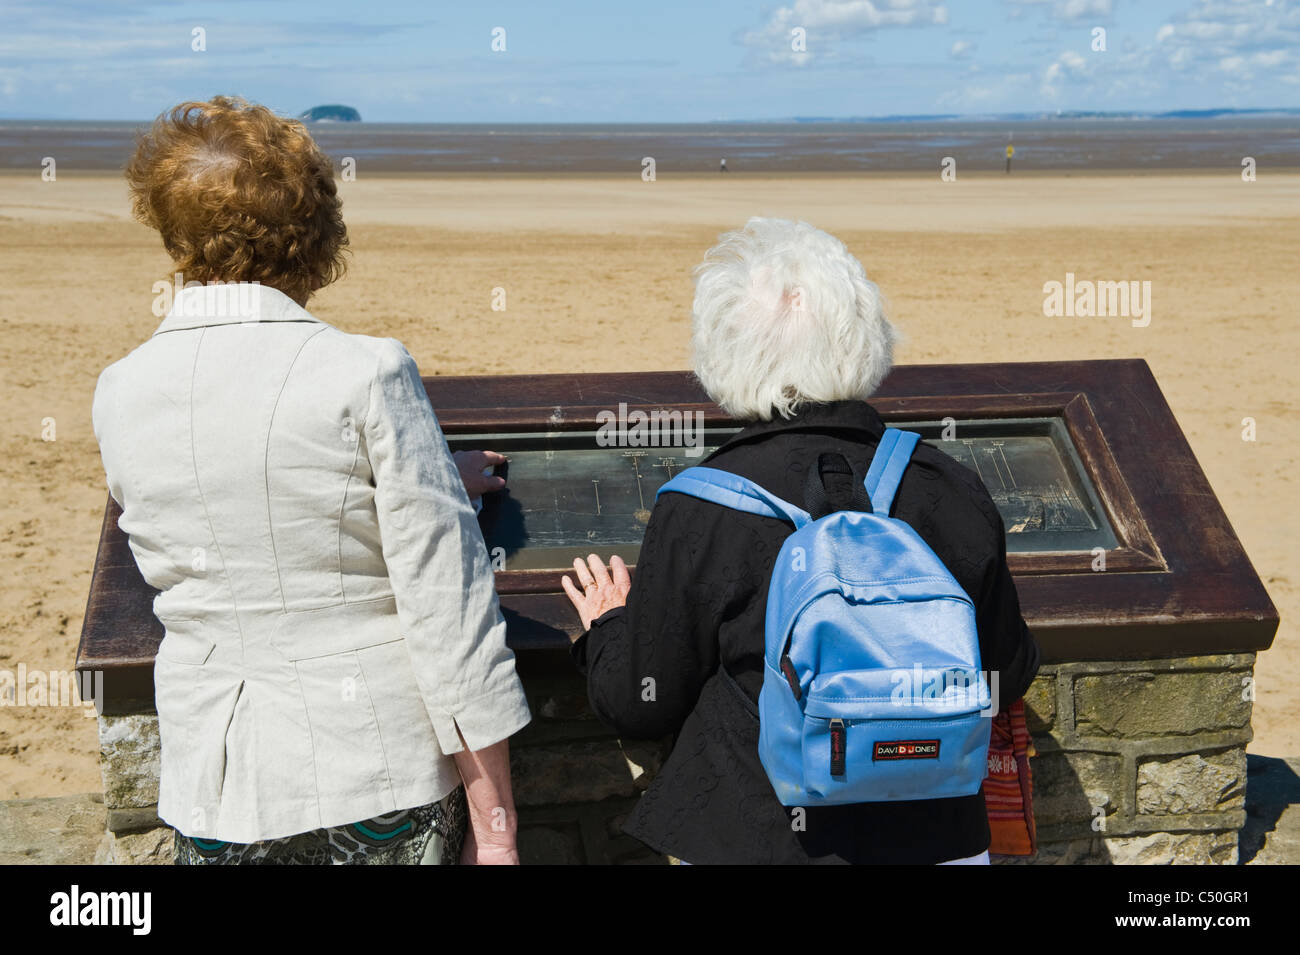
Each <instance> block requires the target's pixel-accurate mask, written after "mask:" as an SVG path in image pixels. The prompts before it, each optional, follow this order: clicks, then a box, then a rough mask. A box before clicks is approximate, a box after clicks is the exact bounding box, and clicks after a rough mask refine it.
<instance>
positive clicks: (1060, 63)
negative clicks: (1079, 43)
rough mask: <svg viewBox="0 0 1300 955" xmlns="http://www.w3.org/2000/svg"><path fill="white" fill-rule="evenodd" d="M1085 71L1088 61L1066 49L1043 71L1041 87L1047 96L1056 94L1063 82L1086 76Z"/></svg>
mask: <svg viewBox="0 0 1300 955" xmlns="http://www.w3.org/2000/svg"><path fill="white" fill-rule="evenodd" d="M1087 73H1088V61H1087V60H1085V59H1084V58H1083V57H1082V56H1080V55H1079V54H1078V53H1075V52H1074V51H1073V50H1066V51H1065V52H1064V53H1062V54H1061V55H1060V56H1058V57H1057V58H1056V60H1055V61H1054V62H1053V63H1052V65H1051V66H1049V67H1048V68H1047V69H1046V70H1045V71H1044V73H1043V82H1042V87H1041V89H1042V91H1043V93H1044V94H1045V95H1047V96H1056V95H1057V94H1059V93H1060V91H1061V84H1062V83H1063V82H1065V81H1067V80H1073V79H1079V78H1083V77H1086V76H1087Z"/></svg>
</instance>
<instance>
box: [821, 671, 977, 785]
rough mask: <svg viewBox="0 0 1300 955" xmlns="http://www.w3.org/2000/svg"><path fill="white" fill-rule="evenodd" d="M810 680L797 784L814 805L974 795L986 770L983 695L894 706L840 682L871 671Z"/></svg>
mask: <svg viewBox="0 0 1300 955" xmlns="http://www.w3.org/2000/svg"><path fill="white" fill-rule="evenodd" d="M856 676H857V677H858V679H853V676H852V675H848V674H834V675H831V677H832V678H831V679H829V680H826V681H824V682H823V681H816V683H815V685H814V688H813V689H812V690H811V691H810V692H809V694H808V698H807V703H806V705H805V707H804V715H803V736H802V740H801V749H802V758H803V785H804V789H806V790H807V791H808V792H809V793H810V794H812V795H813V796H815V797H817V799H818V801H819V802H822V803H832V804H833V803H856V802H877V801H895V800H907V799H946V798H950V797H955V796H969V795H973V794H974V793H976V792H978V791H979V789H980V784H981V783H982V781H983V779H984V776H985V774H986V772H987V762H988V746H989V736H990V733H991V730H992V724H993V721H992V719H991V717H992V715H993V713H992V710H991V708H989V707H987V706H982V705H980V704H982V703H985V702H986V700H987V693H986V692H984V691H983V690H977V691H976V692H972V693H970V694H969V695H968V696H966V695H961V696H953V695H949V696H946V697H940V698H938V699H936V700H932V701H920V702H913V703H901V704H900V703H898V702H896V701H893V700H890V699H888V698H881V696H880V695H879V694H878V693H876V694H873V693H870V692H863V693H861V694H860V695H857V696H846V695H845V693H844V690H845V687H846V684H847V685H853V684H857V685H858V686H860V687H861V686H862V685H863V684H865V685H866V686H867V687H871V686H873V685H875V684H878V679H877V678H876V674H858V675H856Z"/></svg>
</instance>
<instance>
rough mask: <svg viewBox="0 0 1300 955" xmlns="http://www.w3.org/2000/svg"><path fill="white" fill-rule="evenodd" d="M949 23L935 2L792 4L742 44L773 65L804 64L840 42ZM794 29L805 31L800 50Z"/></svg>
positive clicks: (816, 0) (821, 0) (815, 0)
mask: <svg viewBox="0 0 1300 955" xmlns="http://www.w3.org/2000/svg"><path fill="white" fill-rule="evenodd" d="M947 22H948V8H947V7H945V6H944V5H943V4H942V3H935V2H933V0H874V2H873V0H795V2H794V3H793V4H792V5H790V6H784V7H778V8H777V9H776V10H775V11H774V12H773V13H772V15H771V16H770V17H769V18H768V20H767V22H766V23H765V24H764V25H763V26H761V27H759V28H758V29H757V30H752V31H750V32H749V33H746V34H745V35H744V37H743V42H744V44H745V45H746V46H750V47H753V48H755V49H756V50H757V51H759V52H760V53H761V54H762V55H763V56H764V58H765V59H767V60H769V61H771V62H774V63H794V64H797V65H804V64H806V63H808V62H809V61H811V60H813V59H826V58H830V57H833V56H834V52H835V49H836V47H837V46H838V44H839V43H840V42H841V41H843V40H852V39H856V38H860V37H864V36H867V35H869V34H871V33H874V32H875V31H877V30H884V29H889V28H894V27H924V26H932V25H938V26H942V25H943V24H945V23H947ZM796 30H802V31H803V36H804V38H805V40H806V47H805V48H804V49H803V50H800V49H798V48H797V44H796V43H795V42H794V40H795V31H796Z"/></svg>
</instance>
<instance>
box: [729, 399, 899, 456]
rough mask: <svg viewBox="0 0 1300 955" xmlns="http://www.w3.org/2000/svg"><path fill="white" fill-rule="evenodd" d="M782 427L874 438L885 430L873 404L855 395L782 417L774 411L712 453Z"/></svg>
mask: <svg viewBox="0 0 1300 955" xmlns="http://www.w3.org/2000/svg"><path fill="white" fill-rule="evenodd" d="M783 431H822V432H825V431H856V432H859V433H861V434H867V435H870V436H871V437H872V439H873V440H874V441H877V442H878V441H879V440H880V439H881V437H882V436H883V435H884V433H885V422H884V419H882V418H881V417H880V413H879V412H878V411H876V409H875V408H873V407H871V405H869V404H867V403H866V402H865V401H859V400H857V399H849V400H844V401H830V402H827V403H825V404H815V405H804V406H803V407H802V408H800V409H799V411H798V412H797V413H795V414H794V415H793V416H792V417H790V418H782V417H781V416H780V415H778V414H774V415H773V416H772V420H771V421H755V422H753V423H751V424H749V425H747V426H746V427H744V428H742V429H741V430H740V431H738V432H736V434H734V435H732V436H731V437H730V438H729V439H728V440H727V441H725V442H724V443H723V444H722V445H721V446H720V447H719V448H718V449H717V450H716V451H714V452H713V454H718V453H719V452H721V451H722V450H723V449H724V448H730V447H734V446H735V445H737V444H744V443H745V442H748V441H753V440H756V439H759V438H762V437H765V436H766V435H769V434H776V433H778V432H783ZM709 457H713V455H712V454H711V455H709Z"/></svg>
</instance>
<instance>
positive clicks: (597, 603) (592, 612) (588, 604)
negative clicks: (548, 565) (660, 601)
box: [562, 554, 632, 640]
mask: <svg viewBox="0 0 1300 955" xmlns="http://www.w3.org/2000/svg"><path fill="white" fill-rule="evenodd" d="M573 572H574V573H575V574H576V575H577V577H578V583H579V584H581V585H582V589H581V590H579V589H578V588H577V587H576V586H574V583H573V581H572V580H570V579H569V575H568V574H565V575H564V578H563V580H562V583H563V584H564V592H565V593H566V594H568V595H569V600H571V601H572V602H573V606H574V608H576V609H577V611H578V616H580V617H581V618H582V629H583V631H584V632H585V631H587V630H590V629H591V622H592V621H593V620H595V619H596V618H597V617H599V616H601V615H602V614H605V613H608V612H609V611H611V610H613V609H614V608H615V607H622V606H625V605H626V604H627V592H628V591H629V590H631V589H632V576H631V575H630V574H629V573H628V572H627V564H625V563H623V558H622V557H619V556H618V555H617V554H615V555H614V556H613V557H611V558H610V559H609V569H608V570H606V569H605V564H604V562H603V561H602V560H601V559H600V558H599V557H597V556H596V555H595V554H590V555H588V557H587V560H586V563H584V562H583V561H582V559H581V558H575V559H574V561H573ZM574 639H575V640H576V639H577V638H576V637H575V638H574Z"/></svg>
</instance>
